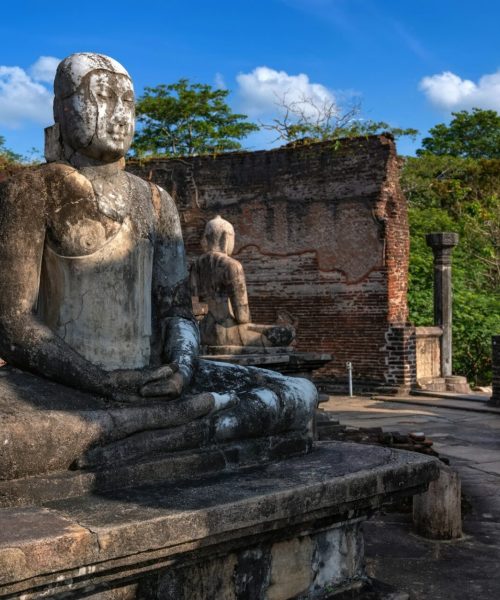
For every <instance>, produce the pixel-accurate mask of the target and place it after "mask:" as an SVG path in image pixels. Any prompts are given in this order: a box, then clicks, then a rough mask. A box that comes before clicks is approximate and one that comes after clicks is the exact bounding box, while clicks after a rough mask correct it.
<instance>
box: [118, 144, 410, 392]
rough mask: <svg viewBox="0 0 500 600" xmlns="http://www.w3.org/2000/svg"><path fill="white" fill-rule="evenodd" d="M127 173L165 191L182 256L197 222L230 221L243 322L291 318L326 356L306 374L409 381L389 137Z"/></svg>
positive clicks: (401, 223) (401, 238)
mask: <svg viewBox="0 0 500 600" xmlns="http://www.w3.org/2000/svg"><path fill="white" fill-rule="evenodd" d="M128 168H129V170H131V171H133V172H134V173H136V174H138V175H140V176H142V177H144V178H146V179H150V180H153V181H155V182H156V183H158V184H159V185H161V186H162V187H164V188H165V189H167V190H168V191H169V192H170V193H171V194H172V195H173V197H174V199H175V201H176V203H177V206H178V208H179V211H180V213H181V220H182V225H183V231H184V238H185V243H186V247H187V251H188V254H189V256H190V257H194V256H196V255H198V254H200V253H201V248H200V244H199V241H200V238H201V235H202V231H203V228H204V225H205V223H206V221H207V220H208V219H210V218H212V217H213V216H215V215H217V214H220V215H222V216H223V217H224V218H226V219H228V220H229V221H231V223H233V225H234V228H235V231H236V248H235V253H234V256H235V257H236V258H237V259H238V260H240V261H241V262H242V264H243V265H244V268H245V272H246V277H247V284H248V291H249V297H250V308H251V311H252V317H253V320H254V322H262V323H270V322H273V321H275V320H276V318H277V314H278V313H279V312H280V311H283V310H285V311H288V312H289V313H291V314H292V315H293V316H294V317H295V318H298V320H299V326H298V338H297V341H298V348H299V349H301V350H314V351H317V350H321V351H327V352H331V353H332V354H333V355H334V357H335V360H334V361H333V362H332V363H330V365H328V366H327V367H325V368H323V369H322V370H321V371H320V372H319V373H316V375H317V376H324V377H328V378H331V377H332V376H344V375H345V362H346V361H352V362H353V364H354V375H355V377H356V378H357V379H358V380H364V381H373V382H377V383H380V384H384V383H389V384H391V385H394V386H400V385H406V384H408V383H409V382H410V380H411V379H412V378H414V376H415V364H414V363H415V361H414V345H415V344H414V341H415V340H414V332H413V330H408V329H407V323H406V322H407V318H408V310H407V302H406V292H407V269H408V254H409V233H408V221H407V211H406V201H405V199H404V197H403V196H402V194H401V191H400V189H399V183H398V180H399V167H398V159H397V156H396V152H395V147H394V143H393V141H392V140H391V139H390V138H389V137H386V136H371V137H368V138H357V139H353V140H347V141H345V142H343V143H342V144H341V146H340V147H339V148H337V147H335V146H334V145H333V144H332V143H330V142H325V143H320V144H311V145H307V146H302V147H298V148H281V149H277V150H272V151H260V152H245V153H231V154H224V155H220V156H217V157H210V156H204V157H193V158H189V159H182V160H181V159H170V160H168V159H163V160H151V161H147V162H146V163H143V164H138V163H132V164H129V167H128ZM395 332H396V333H395ZM412 332H413V333H412ZM395 340H397V342H395Z"/></svg>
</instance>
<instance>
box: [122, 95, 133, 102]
mask: <svg viewBox="0 0 500 600" xmlns="http://www.w3.org/2000/svg"><path fill="white" fill-rule="evenodd" d="M122 101H123V102H133V101H134V95H133V94H125V95H124V96H123V97H122Z"/></svg>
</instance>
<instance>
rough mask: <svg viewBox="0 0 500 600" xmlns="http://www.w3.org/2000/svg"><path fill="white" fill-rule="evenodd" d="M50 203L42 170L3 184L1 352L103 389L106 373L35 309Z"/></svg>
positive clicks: (52, 375) (53, 375)
mask: <svg viewBox="0 0 500 600" xmlns="http://www.w3.org/2000/svg"><path fill="white" fill-rule="evenodd" d="M46 204H47V198H46V190H45V186H44V183H43V180H42V176H41V173H40V171H35V172H26V173H21V174H20V175H18V176H17V177H14V178H11V179H10V180H8V181H6V182H5V183H3V184H1V185H0V356H1V357H2V358H4V359H5V360H7V362H8V363H10V364H12V365H14V366H17V367H19V368H21V369H26V370H28V371H31V372H33V373H37V374H40V375H43V376H44V377H47V378H49V379H54V380H56V381H59V382H61V383H64V384H68V385H72V386H75V385H78V386H79V387H81V388H83V389H87V390H89V391H94V392H98V393H104V391H105V390H104V387H103V386H104V382H105V380H106V375H107V374H106V373H105V372H104V371H102V370H101V369H100V368H98V367H96V366H95V365H93V364H91V363H89V362H88V361H87V360H85V359H84V358H83V357H82V356H80V355H79V354H78V353H77V352H75V351H74V350H73V349H72V348H71V347H70V346H68V344H66V343H65V342H64V340H62V339H61V338H60V337H58V336H57V335H55V334H54V333H53V332H52V331H51V330H50V329H49V328H48V327H46V326H45V325H43V323H41V322H40V321H39V320H37V318H36V316H35V314H34V312H35V309H36V303H37V297H38V286H39V278H40V265H41V260H42V253H43V246H44V240H45V229H46Z"/></svg>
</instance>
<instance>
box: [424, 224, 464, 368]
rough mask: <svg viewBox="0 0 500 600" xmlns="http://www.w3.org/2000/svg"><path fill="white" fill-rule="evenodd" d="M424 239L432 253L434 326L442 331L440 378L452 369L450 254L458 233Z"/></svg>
mask: <svg viewBox="0 0 500 600" xmlns="http://www.w3.org/2000/svg"><path fill="white" fill-rule="evenodd" d="M425 239H426V241H427V245H428V246H430V247H431V248H432V251H433V253H434V325H436V326H438V327H441V329H442V330H443V335H442V336H441V377H449V376H450V375H451V369H452V343H451V342H452V340H451V321H452V291H451V254H452V252H453V248H454V247H455V246H456V245H457V244H458V233H452V232H441V233H429V234H427V235H426V236H425Z"/></svg>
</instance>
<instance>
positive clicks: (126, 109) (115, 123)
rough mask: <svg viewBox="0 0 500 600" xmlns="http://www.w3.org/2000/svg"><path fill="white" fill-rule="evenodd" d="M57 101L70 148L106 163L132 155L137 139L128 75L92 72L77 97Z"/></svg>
mask: <svg viewBox="0 0 500 600" xmlns="http://www.w3.org/2000/svg"><path fill="white" fill-rule="evenodd" d="M57 102H58V105H57V106H58V108H57V118H58V121H59V124H60V127H61V134H62V138H63V140H64V142H65V144H66V146H69V147H70V148H71V149H73V150H76V151H78V152H79V153H80V154H83V155H85V156H89V157H91V158H94V159H96V160H100V161H103V162H112V161H115V160H118V159H119V158H121V157H123V156H125V154H126V153H127V152H128V150H129V148H130V145H131V144H132V138H133V137H134V124H135V104H134V89H133V86H132V82H131V81H130V79H129V78H128V77H127V76H126V75H122V74H119V73H113V72H111V71H105V70H94V71H91V72H90V73H88V74H87V75H86V76H85V77H84V78H83V80H82V82H81V84H80V85H79V87H78V88H77V89H76V90H75V92H74V93H73V94H71V95H70V96H68V97H66V98H63V99H60V100H58V101H57Z"/></svg>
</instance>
